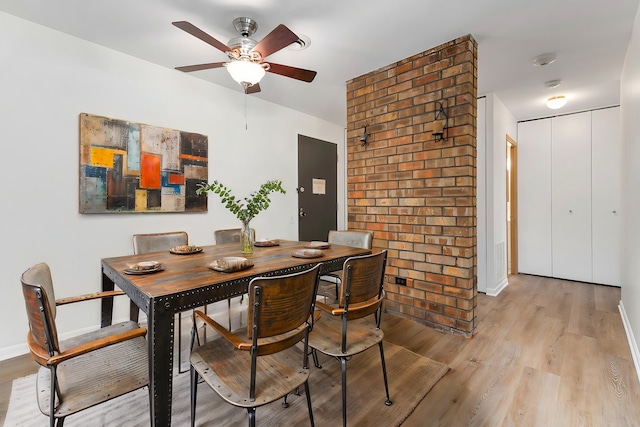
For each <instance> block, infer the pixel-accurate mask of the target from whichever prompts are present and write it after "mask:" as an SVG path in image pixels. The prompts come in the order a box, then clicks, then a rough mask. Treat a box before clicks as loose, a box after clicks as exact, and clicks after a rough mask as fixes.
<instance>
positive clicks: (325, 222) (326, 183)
mask: <svg viewBox="0 0 640 427" xmlns="http://www.w3.org/2000/svg"><path fill="white" fill-rule="evenodd" d="M337 164H338V146H337V145H336V144H333V143H331V142H327V141H321V140H319V139H315V138H310V137H308V136H304V135H298V239H299V240H300V241H311V240H321V241H326V240H327V236H328V234H329V230H335V229H336V227H337V218H338V209H337V206H338V205H337V197H338V190H337V188H338V178H337V172H338V166H337Z"/></svg>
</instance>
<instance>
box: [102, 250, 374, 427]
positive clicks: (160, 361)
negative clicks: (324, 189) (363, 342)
mask: <svg viewBox="0 0 640 427" xmlns="http://www.w3.org/2000/svg"><path fill="white" fill-rule="evenodd" d="M306 243H308V242H296V241H280V242H279V245H277V246H271V247H255V248H254V252H253V254H243V253H241V246H240V245H239V244H237V243H231V244H224V245H211V246H202V251H201V252H197V253H193V254H189V255H181V254H174V253H171V252H170V251H163V252H152V253H147V254H141V255H127V256H119V257H113V258H104V259H102V288H103V290H105V291H108V290H113V289H114V288H115V287H116V286H117V287H118V288H120V289H122V290H123V291H124V292H125V293H126V294H127V295H128V296H129V298H130V299H131V312H130V317H131V318H132V319H133V320H137V318H138V312H139V310H142V311H143V312H144V313H145V314H146V315H147V330H148V333H147V340H148V347H149V403H150V405H149V409H150V419H151V425H152V426H169V425H171V403H172V401H171V399H172V378H173V344H174V343H173V336H174V333H173V331H174V315H175V314H176V313H180V312H183V311H186V310H190V309H193V308H197V307H201V306H203V305H207V304H210V303H214V302H216V301H222V300H225V299H228V298H231V297H234V296H239V295H242V294H245V293H246V292H247V289H248V285H249V282H250V281H251V279H253V278H254V277H258V276H263V277H264V276H276V275H283V274H291V273H296V272H299V271H303V270H305V269H308V268H310V267H312V266H314V265H316V264H317V263H322V265H321V267H320V274H325V273H328V272H331V271H336V270H341V269H342V265H343V264H344V261H345V260H346V259H347V258H349V257H352V256H357V255H364V254H368V253H371V250H369V249H362V248H354V247H350V246H338V245H331V246H330V247H329V248H327V249H323V250H322V256H320V257H318V258H297V257H293V256H292V251H294V250H297V249H303V248H304V246H305V244H306ZM222 257H245V258H247V259H248V260H249V261H251V262H252V263H253V266H252V267H250V268H248V269H246V270H243V271H237V272H232V273H224V272H219V271H215V270H213V269H211V268H209V265H210V264H211V263H212V262H213V261H215V260H218V259H221V258H222ZM144 261H157V262H159V263H160V264H161V266H162V270H161V271H157V272H155V273H150V274H126V273H125V270H127V269H129V268H131V266H133V265H135V264H137V263H139V262H144ZM112 313H113V300H112V299H104V300H103V302H102V326H106V325H110V324H111V321H112V316H113V314H112Z"/></svg>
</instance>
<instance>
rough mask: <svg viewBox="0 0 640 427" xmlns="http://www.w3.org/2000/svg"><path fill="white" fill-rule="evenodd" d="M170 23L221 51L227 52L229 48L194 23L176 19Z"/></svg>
mask: <svg viewBox="0 0 640 427" xmlns="http://www.w3.org/2000/svg"><path fill="white" fill-rule="evenodd" d="M172 24H173V25H175V26H176V27H178V28H180V29H181V30H183V31H186V32H187V33H189V34H191V35H192V36H194V37H197V38H199V39H200V40H202V41H203V42H205V43H207V44H210V45H211V46H213V47H215V48H216V49H218V50H220V51H222V52H228V51H230V50H231V48H230V47H229V46H227V45H226V44H224V43H222V42H221V41H218V40H216V39H214V38H213V37H211V36H210V35H209V34H207V33H205V32H204V31H202V30H201V29H200V28H198V27H196V26H195V25H193V24H191V23H189V22H187V21H176V22H172Z"/></svg>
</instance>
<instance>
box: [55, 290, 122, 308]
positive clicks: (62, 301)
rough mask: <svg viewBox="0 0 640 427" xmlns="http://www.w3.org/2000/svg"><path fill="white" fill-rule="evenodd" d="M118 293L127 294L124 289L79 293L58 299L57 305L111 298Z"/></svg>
mask: <svg viewBox="0 0 640 427" xmlns="http://www.w3.org/2000/svg"><path fill="white" fill-rule="evenodd" d="M118 295H125V293H124V292H123V291H104V292H96V293H93V294H85V295H78V296H75V297H67V298H60V299H57V300H56V305H65V304H72V303H74V302H81V301H89V300H93V299H98V298H110V297H115V296H118Z"/></svg>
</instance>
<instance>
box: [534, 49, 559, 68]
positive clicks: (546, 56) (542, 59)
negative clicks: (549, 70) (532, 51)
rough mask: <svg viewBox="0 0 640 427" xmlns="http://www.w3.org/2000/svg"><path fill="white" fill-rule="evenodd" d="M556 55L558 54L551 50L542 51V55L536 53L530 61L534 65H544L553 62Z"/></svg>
mask: <svg viewBox="0 0 640 427" xmlns="http://www.w3.org/2000/svg"><path fill="white" fill-rule="evenodd" d="M557 57H558V55H557V54H555V53H553V52H549V53H543V54H542V55H538V56H536V57H535V58H533V60H532V61H531V63H532V64H533V66H534V67H544V66H545V65H549V64H551V63H553V62H555V60H556V58H557Z"/></svg>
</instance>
